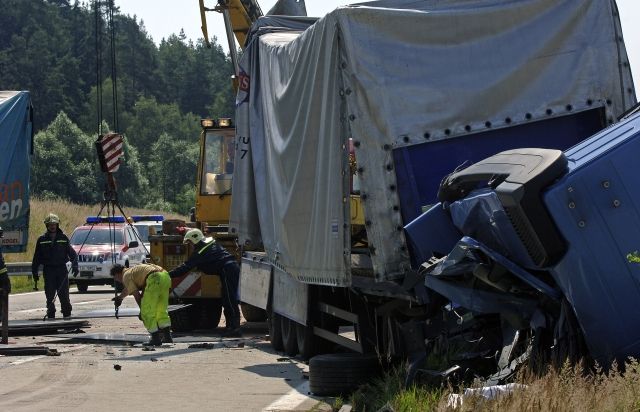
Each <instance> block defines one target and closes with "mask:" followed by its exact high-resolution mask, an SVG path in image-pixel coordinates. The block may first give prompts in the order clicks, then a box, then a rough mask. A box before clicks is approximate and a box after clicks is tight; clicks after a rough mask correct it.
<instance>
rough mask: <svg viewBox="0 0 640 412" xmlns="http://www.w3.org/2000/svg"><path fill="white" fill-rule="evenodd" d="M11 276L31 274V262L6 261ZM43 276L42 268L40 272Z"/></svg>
mask: <svg viewBox="0 0 640 412" xmlns="http://www.w3.org/2000/svg"><path fill="white" fill-rule="evenodd" d="M5 264H6V266H7V274H8V275H9V276H31V262H6V263H5ZM38 273H39V274H40V276H42V269H40V270H39V272H38Z"/></svg>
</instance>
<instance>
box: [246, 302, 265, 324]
mask: <svg viewBox="0 0 640 412" xmlns="http://www.w3.org/2000/svg"><path fill="white" fill-rule="evenodd" d="M240 309H241V310H242V316H243V317H244V319H245V320H246V321H247V322H264V321H265V320H267V311H266V310H264V309H260V308H259V307H257V306H253V305H249V304H248V303H241V304H240Z"/></svg>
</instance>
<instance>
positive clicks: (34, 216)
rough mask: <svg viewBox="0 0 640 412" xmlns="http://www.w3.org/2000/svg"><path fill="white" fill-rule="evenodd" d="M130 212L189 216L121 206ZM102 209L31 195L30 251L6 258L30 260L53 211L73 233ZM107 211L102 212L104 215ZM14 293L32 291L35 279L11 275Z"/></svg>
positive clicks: (6, 257) (69, 231)
mask: <svg viewBox="0 0 640 412" xmlns="http://www.w3.org/2000/svg"><path fill="white" fill-rule="evenodd" d="M122 208H123V210H124V212H125V213H127V214H128V215H151V214H153V215H158V214H160V215H164V217H165V219H182V220H187V217H186V216H181V215H178V214H175V213H166V212H158V211H156V210H146V209H136V208H128V207H125V206H123V207H122ZM99 210H100V205H78V204H75V203H70V202H67V201H64V200H41V199H38V198H31V201H30V216H29V244H28V246H27V251H26V252H23V253H6V252H4V253H3V255H4V259H5V261H6V262H7V263H9V262H31V260H32V258H33V252H34V251H35V243H36V240H37V239H38V237H39V236H40V235H42V234H43V233H44V232H45V226H44V223H43V222H44V218H45V216H47V215H48V214H49V213H50V212H51V213H55V214H56V215H58V217H59V218H60V228H61V229H62V231H63V232H64V233H66V234H67V235H69V236H70V235H71V232H73V229H75V228H76V226H79V225H81V224H83V223H84V222H85V219H86V217H87V216H91V215H95V214H97V213H98V211H99ZM104 214H106V213H103V215H104ZM10 279H11V293H24V292H30V291H32V290H33V280H32V279H31V276H11V277H10ZM38 288H39V289H40V290H43V289H44V281H43V279H42V278H41V279H40V281H39V282H38Z"/></svg>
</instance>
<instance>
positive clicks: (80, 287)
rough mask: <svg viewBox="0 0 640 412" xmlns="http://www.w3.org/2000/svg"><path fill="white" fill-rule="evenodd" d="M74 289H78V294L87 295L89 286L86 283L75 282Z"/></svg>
mask: <svg viewBox="0 0 640 412" xmlns="http://www.w3.org/2000/svg"><path fill="white" fill-rule="evenodd" d="M76 288H78V292H80V293H87V290H89V284H88V283H87V282H81V281H76Z"/></svg>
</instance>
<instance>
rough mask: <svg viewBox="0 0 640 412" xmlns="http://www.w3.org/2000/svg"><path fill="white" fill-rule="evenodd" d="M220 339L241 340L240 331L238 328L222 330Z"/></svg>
mask: <svg viewBox="0 0 640 412" xmlns="http://www.w3.org/2000/svg"><path fill="white" fill-rule="evenodd" d="M222 337H224V338H241V337H242V329H240V326H235V327H228V328H224V330H223V331H222Z"/></svg>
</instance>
